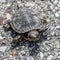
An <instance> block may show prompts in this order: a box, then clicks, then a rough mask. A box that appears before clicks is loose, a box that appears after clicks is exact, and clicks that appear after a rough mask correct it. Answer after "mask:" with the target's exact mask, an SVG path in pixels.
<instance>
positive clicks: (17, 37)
mask: <svg viewBox="0 0 60 60" xmlns="http://www.w3.org/2000/svg"><path fill="white" fill-rule="evenodd" d="M20 39H21V36H20V35H18V36H16V37H15V38H13V41H12V43H13V44H16V43H17V42H18V41H19V40H20Z"/></svg>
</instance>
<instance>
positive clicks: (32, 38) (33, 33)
mask: <svg viewBox="0 0 60 60" xmlns="http://www.w3.org/2000/svg"><path fill="white" fill-rule="evenodd" d="M28 37H29V39H30V41H37V39H38V38H39V32H38V31H30V32H29V33H28Z"/></svg>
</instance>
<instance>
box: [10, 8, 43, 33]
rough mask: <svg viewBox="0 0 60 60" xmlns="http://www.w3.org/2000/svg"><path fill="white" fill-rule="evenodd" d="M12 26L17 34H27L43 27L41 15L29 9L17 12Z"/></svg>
mask: <svg viewBox="0 0 60 60" xmlns="http://www.w3.org/2000/svg"><path fill="white" fill-rule="evenodd" d="M10 24H11V26H12V28H13V29H14V30H15V31H16V32H17V33H25V32H28V31H30V30H35V29H40V28H41V26H42V23H41V19H40V18H39V15H38V14H37V13H36V12H35V11H33V10H32V9H28V8H22V9H19V10H18V11H15V14H14V15H13V17H12V21H11V22H10Z"/></svg>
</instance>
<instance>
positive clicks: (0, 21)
mask: <svg viewBox="0 0 60 60" xmlns="http://www.w3.org/2000/svg"><path fill="white" fill-rule="evenodd" d="M2 24H3V17H1V16H0V25H2Z"/></svg>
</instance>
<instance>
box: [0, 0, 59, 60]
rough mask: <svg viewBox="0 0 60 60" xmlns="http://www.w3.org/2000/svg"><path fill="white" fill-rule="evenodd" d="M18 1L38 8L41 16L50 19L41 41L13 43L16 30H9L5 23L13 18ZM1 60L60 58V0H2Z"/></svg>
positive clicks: (0, 24) (0, 22) (0, 0)
mask: <svg viewBox="0 0 60 60" xmlns="http://www.w3.org/2000/svg"><path fill="white" fill-rule="evenodd" d="M21 1H22V3H21ZM26 1H27V2H26ZM16 3H17V4H18V5H19V6H22V4H23V3H26V4H25V6H26V7H32V8H36V9H37V10H39V12H40V15H39V16H40V18H43V17H44V16H45V17H46V18H47V20H48V22H49V21H50V22H49V24H48V29H47V30H46V31H45V32H44V33H43V37H42V38H41V39H40V40H39V41H37V42H29V41H25V40H22V39H21V40H19V42H17V43H16V44H13V43H12V41H13V38H12V37H13V36H15V35H14V34H15V32H14V31H12V32H13V34H12V32H11V30H8V31H7V30H6V29H4V27H3V24H4V23H5V22H6V21H8V20H9V19H11V16H12V15H11V13H12V12H11V10H13V12H14V9H16ZM34 4H37V5H35V6H34ZM8 27H9V26H8ZM0 60H60V0H0Z"/></svg>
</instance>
